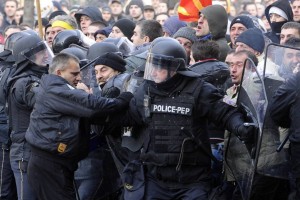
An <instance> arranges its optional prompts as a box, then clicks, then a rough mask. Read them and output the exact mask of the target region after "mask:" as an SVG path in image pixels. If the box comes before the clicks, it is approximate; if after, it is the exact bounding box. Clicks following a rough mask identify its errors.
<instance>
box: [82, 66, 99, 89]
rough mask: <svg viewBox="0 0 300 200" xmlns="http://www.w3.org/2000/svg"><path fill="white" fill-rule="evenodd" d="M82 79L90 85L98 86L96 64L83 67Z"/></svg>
mask: <svg viewBox="0 0 300 200" xmlns="http://www.w3.org/2000/svg"><path fill="white" fill-rule="evenodd" d="M81 81H82V82H83V83H84V84H85V85H86V86H88V87H96V86H97V80H96V74H95V69H94V65H89V66H87V67H85V68H81Z"/></svg>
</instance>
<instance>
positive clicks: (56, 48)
mask: <svg viewBox="0 0 300 200" xmlns="http://www.w3.org/2000/svg"><path fill="white" fill-rule="evenodd" d="M80 38H81V37H80V33H79V32H78V31H75V30H64V31H61V32H59V33H57V35H56V36H55V38H54V39H53V43H52V49H53V53H55V54H57V53H59V52H61V51H62V50H63V49H66V48H68V47H69V46H70V45H71V44H77V45H79V46H82V40H81V39H80Z"/></svg>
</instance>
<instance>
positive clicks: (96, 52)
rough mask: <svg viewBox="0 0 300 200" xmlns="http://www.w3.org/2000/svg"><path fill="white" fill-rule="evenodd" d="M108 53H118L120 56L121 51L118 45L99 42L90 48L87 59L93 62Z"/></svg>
mask: <svg viewBox="0 0 300 200" xmlns="http://www.w3.org/2000/svg"><path fill="white" fill-rule="evenodd" d="M106 53H117V54H119V49H118V47H117V46H116V45H114V44H112V43H108V42H97V43H95V44H93V45H92V46H90V48H89V50H88V52H87V59H88V60H89V61H92V60H94V59H96V58H98V57H100V56H102V55H104V54H106Z"/></svg>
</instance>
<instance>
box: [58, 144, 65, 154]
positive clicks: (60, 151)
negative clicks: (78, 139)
mask: <svg viewBox="0 0 300 200" xmlns="http://www.w3.org/2000/svg"><path fill="white" fill-rule="evenodd" d="M66 148H67V145H66V144H64V143H59V145H58V147H57V151H58V152H59V153H63V152H65V150H66Z"/></svg>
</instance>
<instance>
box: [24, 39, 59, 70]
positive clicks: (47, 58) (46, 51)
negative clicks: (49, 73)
mask: <svg viewBox="0 0 300 200" xmlns="http://www.w3.org/2000/svg"><path fill="white" fill-rule="evenodd" d="M24 56H25V57H26V58H27V59H28V60H30V61H31V62H33V63H35V64H37V65H38V66H47V65H48V64H50V63H51V62H52V59H53V57H54V54H53V52H52V50H51V49H50V47H49V46H48V44H47V43H46V42H45V41H43V42H39V43H38V44H37V45H36V46H35V47H33V48H31V49H30V50H29V51H27V52H26V53H24Z"/></svg>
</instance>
